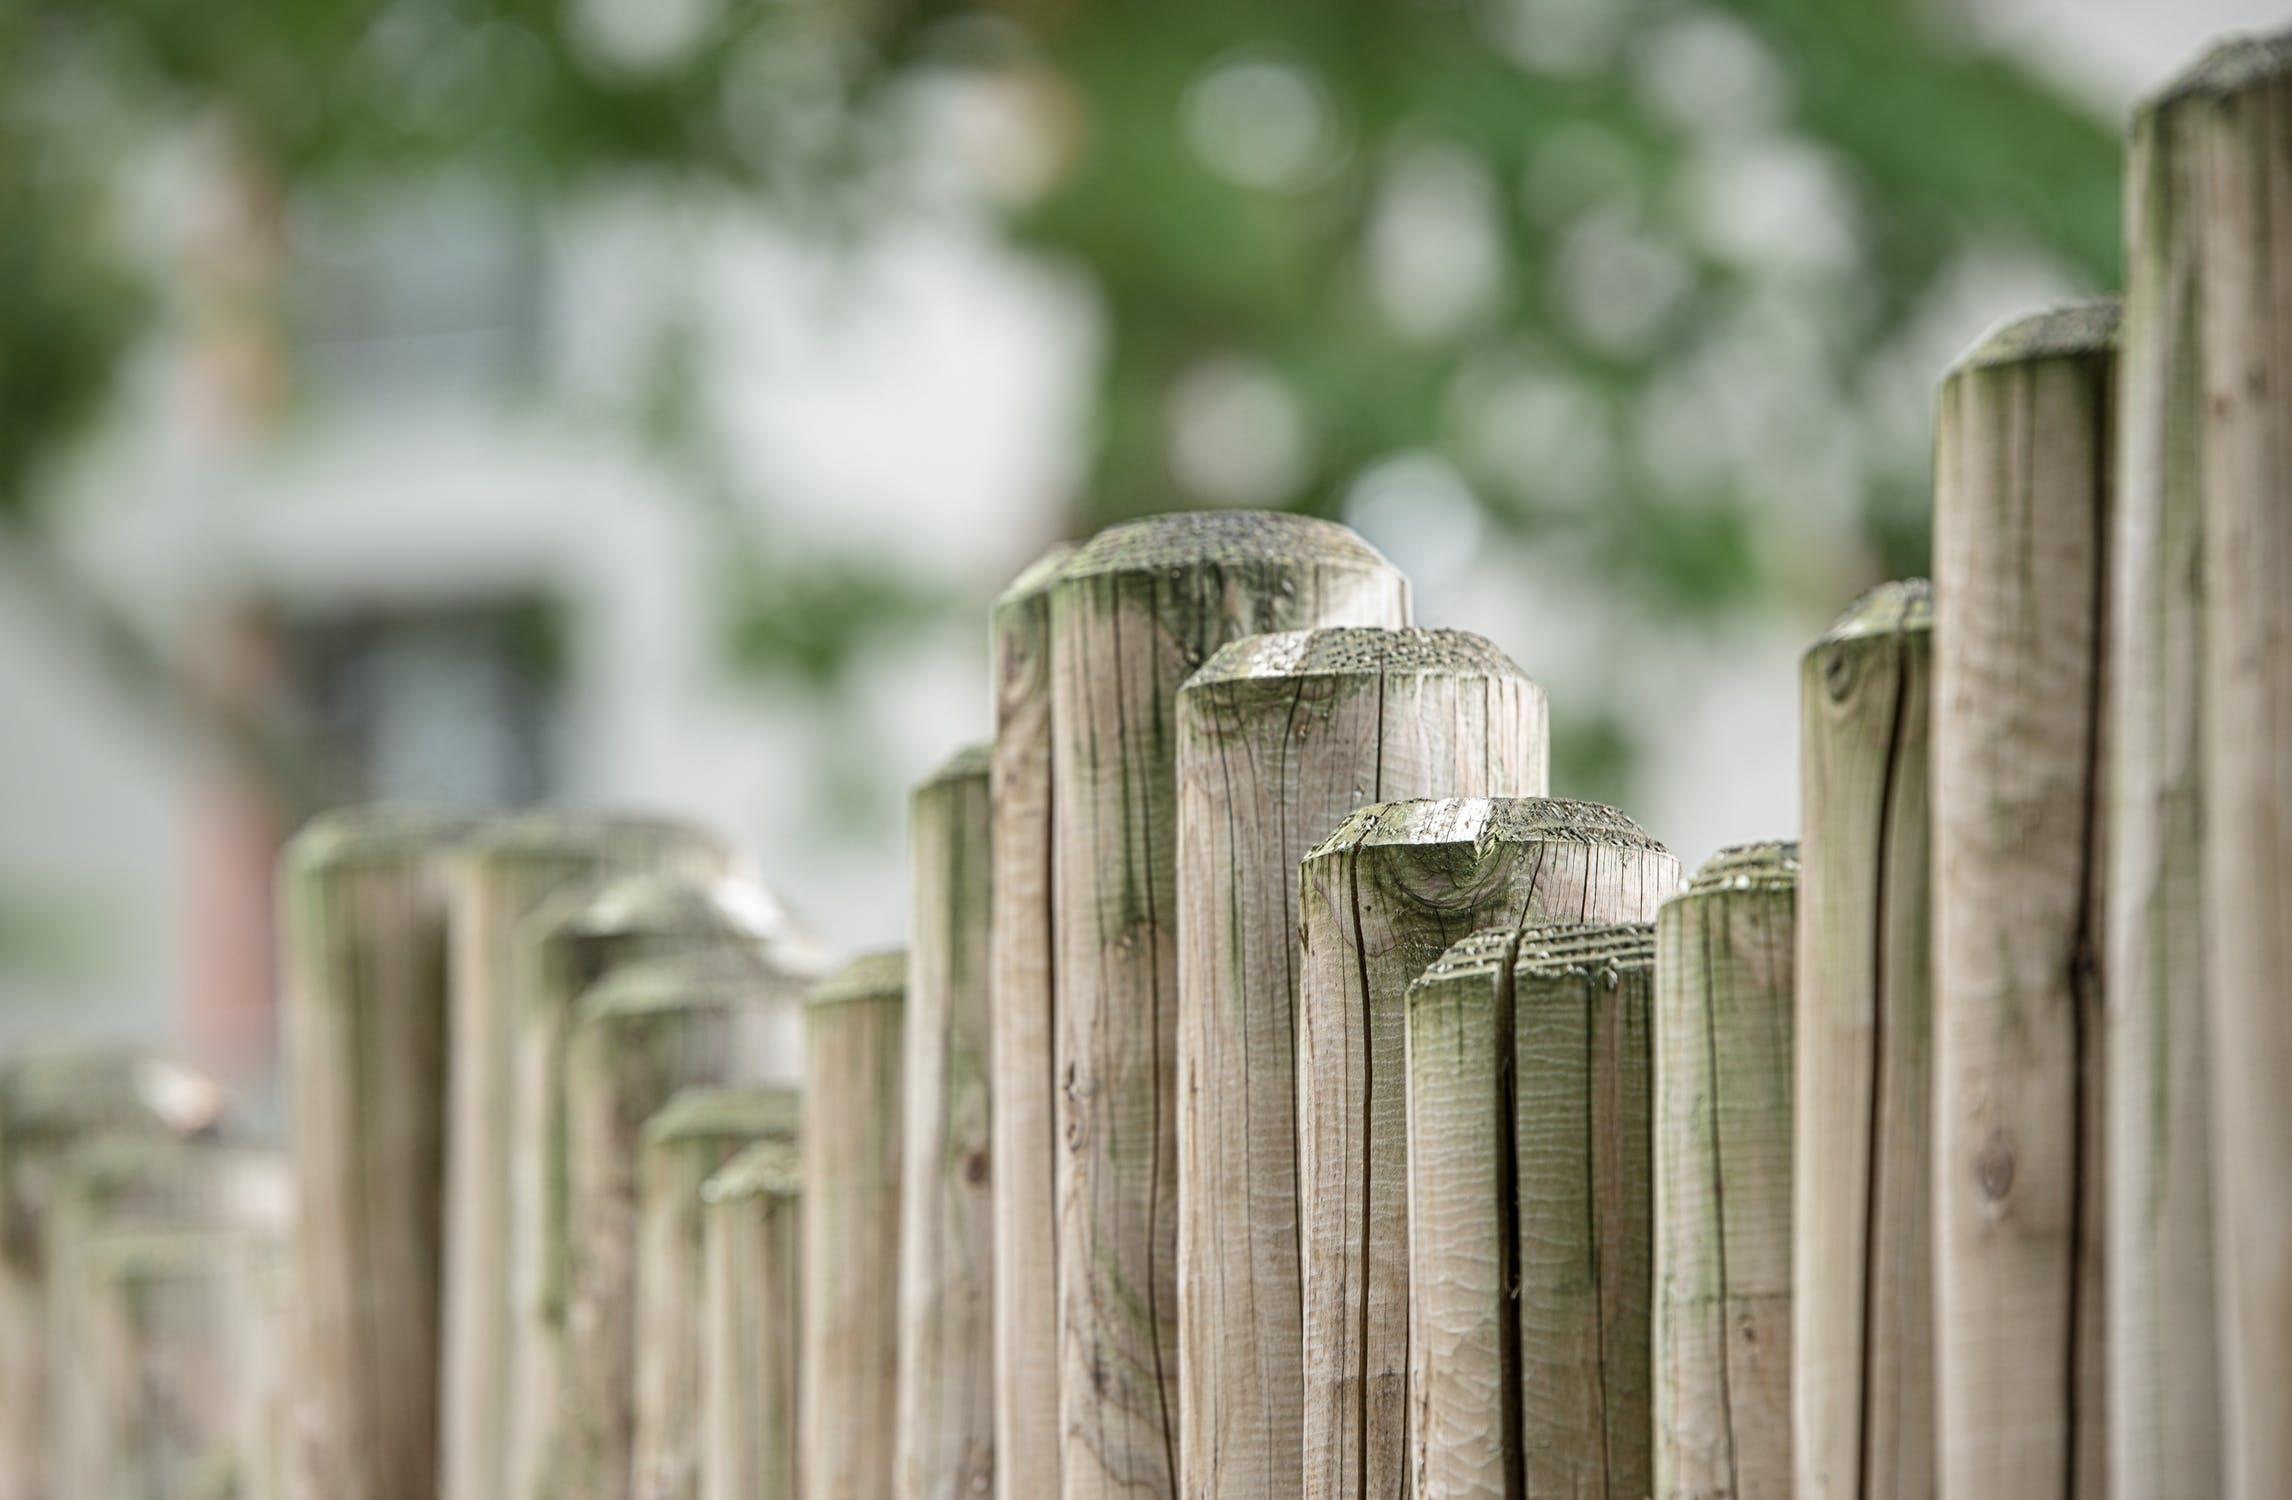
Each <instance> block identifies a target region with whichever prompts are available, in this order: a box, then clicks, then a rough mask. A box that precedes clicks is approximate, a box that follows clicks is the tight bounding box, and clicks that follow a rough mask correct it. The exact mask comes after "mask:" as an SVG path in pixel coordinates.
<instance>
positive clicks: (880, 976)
mask: <svg viewBox="0 0 2292 1500" xmlns="http://www.w3.org/2000/svg"><path fill="white" fill-rule="evenodd" d="M906 996H907V955H906V954H905V953H902V952H888V953H871V954H868V955H866V956H864V957H861V958H857V959H854V960H853V961H852V962H851V963H850V964H847V965H846V966H845V967H844V968H843V969H842V970H840V971H838V972H837V973H836V974H834V975H831V976H830V977H829V978H828V979H826V980H825V981H823V982H822V983H821V984H820V985H819V986H818V987H817V988H815V989H814V990H813V991H812V999H811V1006H810V1009H809V1010H808V1011H807V1013H806V1017H805V1019H806V1021H807V1023H808V1028H807V1031H806V1033H805V1035H806V1052H807V1061H806V1067H807V1076H806V1077H805V1080H804V1118H803V1125H802V1128H801V1140H802V1144H803V1150H804V1163H803V1165H804V1202H803V1220H804V1248H803V1256H804V1342H803V1349H802V1352H801V1353H800V1354H799V1355H798V1358H799V1360H800V1361H801V1362H802V1366H803V1371H804V1384H803V1390H802V1394H801V1411H800V1416H799V1426H798V1429H797V1439H796V1443H797V1451H798V1453H799V1454H800V1455H801V1462H802V1465H803V1475H804V1493H805V1495H806V1496H807V1497H808V1500H859V1497H877V1500H880V1497H884V1496H889V1495H890V1494H892V1493H893V1475H894V1470H895V1468H896V1465H895V1464H894V1463H893V1461H892V1460H893V1449H894V1441H893V1434H894V1433H895V1432H896V1431H897V1423H898V1421H899V1402H898V1383H899V1296H898V1287H899V1208H900V1203H899V1192H900V1161H899V1146H900V1063H901V1057H902V1050H903V1047H904V1042H903V1039H902V1032H903V1029H904V1027H903V1023H904V1019H905V1012H906Z"/></svg>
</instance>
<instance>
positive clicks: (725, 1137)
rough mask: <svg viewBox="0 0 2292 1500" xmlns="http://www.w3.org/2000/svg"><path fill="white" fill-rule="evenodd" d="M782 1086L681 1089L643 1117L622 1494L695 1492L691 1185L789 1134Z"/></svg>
mask: <svg viewBox="0 0 2292 1500" xmlns="http://www.w3.org/2000/svg"><path fill="white" fill-rule="evenodd" d="M797 1113H798V1100H797V1096H796V1095H795V1094H794V1093H792V1092H790V1091H789V1090H786V1089H773V1088H700V1089H686V1090H684V1091H683V1092H682V1093H679V1094H678V1095H677V1096H676V1097H675V1098H673V1099H671V1100H670V1101H669V1102H668V1103H667V1104H666V1105H664V1106H663V1107H662V1108H661V1110H660V1112H659V1113H658V1114H656V1115H654V1116H653V1117H652V1119H651V1120H650V1121H648V1122H647V1123H646V1125H645V1140H644V1154H643V1156H642V1158H641V1159H640V1162H639V1165H638V1169H637V1328H638V1338H637V1366H636V1405H637V1430H636V1444H635V1448H634V1453H635V1461H634V1463H633V1465H632V1466H631V1473H632V1475H633V1476H634V1477H633V1479H632V1481H631V1484H630V1488H629V1493H630V1494H631V1495H633V1496H641V1497H643V1500H700V1469H701V1440H702V1432H703V1425H702V1420H701V1415H702V1408H701V1389H700V1387H701V1362H702V1349H703V1347H704V1346H705V1343H706V1339H707V1334H706V1329H705V1327H704V1325H703V1323H702V1312H703V1308H702V1283H703V1280H704V1276H703V1270H702V1235H701V1211H702V1200H701V1189H702V1187H703V1186H704V1185H705V1184H706V1183H707V1182H708V1180H709V1178H710V1177H711V1176H712V1175H714V1174H715V1172H716V1171H717V1169H718V1168H720V1167H722V1166H723V1165H724V1164H725V1163H726V1162H728V1161H730V1160H731V1159H732V1158H733V1157H734V1156H736V1155H738V1154H739V1153H740V1151H741V1150H742V1149H743V1148H745V1147H748V1146H751V1145H754V1144H756V1143H757V1142H759V1141H764V1140H779V1141H793V1140H794V1139H795V1136H796V1117H797Z"/></svg>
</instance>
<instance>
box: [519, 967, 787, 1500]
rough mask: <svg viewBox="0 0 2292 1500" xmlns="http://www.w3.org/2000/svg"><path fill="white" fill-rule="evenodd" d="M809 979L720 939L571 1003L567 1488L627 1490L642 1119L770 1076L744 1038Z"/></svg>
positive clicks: (601, 1496) (584, 1497)
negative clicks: (574, 1015) (723, 1087)
mask: <svg viewBox="0 0 2292 1500" xmlns="http://www.w3.org/2000/svg"><path fill="white" fill-rule="evenodd" d="M807 978H808V976H805V975H801V974H791V973H789V972H788V971H787V970H786V969H785V968H783V967H782V966H781V965H780V964H779V963H778V962H777V961H776V960H775V958H774V957H773V954H772V951H771V950H770V949H769V948H756V947H747V946H724V947H716V948H707V949H700V950H696V951H694V952H691V953H686V954H680V955H677V956H674V957H667V958H655V959H639V960H635V961H632V962H630V963H626V964H623V965H621V966H620V967H619V968H617V969H615V970H613V971H612V972H611V973H609V974H607V975H606V976H605V978H604V979H603V980H601V981H599V983H598V985H597V986H596V988H594V989H592V990H591V991H590V992H589V993H588V994H587V995H586V996H584V997H583V999H582V1001H581V1003H580V1011H579V1018H578V1019H577V1021H576V1022H575V1024H574V1028H573V1035H572V1039H571V1041H570V1042H569V1043H568V1045H567V1049H566V1055H565V1144H566V1162H567V1171H568V1174H569V1175H568V1179H567V1184H566V1247H565V1253H566V1267H567V1275H568V1278H569V1288H570V1293H571V1302H570V1305H569V1306H568V1308H567V1311H566V1343H565V1364H564V1381H565V1390H564V1395H563V1398H562V1401H563V1404H562V1407H561V1410H562V1411H563V1413H564V1418H565V1430H566V1434H567V1436H566V1448H567V1455H566V1465H565V1468H566V1471H567V1472H566V1474H565V1481H564V1482H565V1488H564V1490H563V1493H565V1494H567V1495H571V1496H575V1497H580V1500H626V1497H627V1494H628V1491H629V1485H630V1476H631V1472H632V1471H631V1465H632V1462H633V1459H632V1453H633V1449H634V1444H635V1442H636V1420H637V1414H636V1405H635V1393H636V1370H637V1316H638V1315H637V1295H638V1293H637V1240H638V1222H639V1209H640V1204H639V1198H638V1182H637V1169H638V1159H639V1152H640V1150H641V1144H642V1140H643V1131H644V1127H645V1122H646V1121H647V1120H649V1119H650V1118H651V1117H652V1116H653V1114H654V1113H655V1112H656V1111H657V1110H659V1109H660V1108H661V1107H662V1106H663V1105H665V1104H667V1103H668V1101H669V1100H670V1099H671V1098H673V1097H674V1096H675V1095H676V1094H677V1092H678V1091H680V1090H682V1089H686V1088H692V1087H698V1086H703V1085H710V1084H723V1083H730V1082H735V1081H746V1080H749V1079H754V1078H757V1077H760V1076H767V1075H768V1072H769V1070H768V1069H767V1068H765V1067H764V1066H762V1065H761V1064H760V1062H759V1060H758V1059H757V1057H756V1056H755V1054H754V1052H753V1050H752V1044H751V1042H750V1040H749V1039H750V1038H752V1037H753V1036H754V1035H755V1034H756V1032H757V1030H758V1024H757V1023H758V1019H759V1015H760V1013H762V1012H767V1011H769V1010H771V1009H772V1008H774V1007H776V1006H787V1005H792V1004H795V1003H797V1001H796V997H797V996H798V995H800V994H801V993H802V989H803V986H804V984H805V983H806V979H807Z"/></svg>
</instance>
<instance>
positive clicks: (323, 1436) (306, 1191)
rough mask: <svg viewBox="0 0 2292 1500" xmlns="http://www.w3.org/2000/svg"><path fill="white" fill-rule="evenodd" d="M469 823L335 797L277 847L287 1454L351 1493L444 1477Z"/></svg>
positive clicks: (365, 1498)
mask: <svg viewBox="0 0 2292 1500" xmlns="http://www.w3.org/2000/svg"><path fill="white" fill-rule="evenodd" d="M467 826H468V825H467V824H466V823H464V822H462V821H460V820H454V819H447V818H443V817H437V816H431V815H424V814H413V813H404V812H397V811H392V810H389V809H382V808H373V809H353V810H345V811H341V812H333V813H327V814H324V815H322V816H320V817H318V818H316V819H313V820H312V821H311V822H310V823H308V824H306V825H305V826H304V827H303V829H302V831H301V832H300V833H298V834H297V835H295V837H294V839H293V840H292V841H290V842H289V843H288V845H287V847H286V850H285V852H284V854H283V855H282V857H281V859H280V872H281V873H280V879H279V904H280V907H281V909H282V915H283V920H282V921H281V923H280V931H281V938H282V944H283V949H284V951H283V953H282V955H281V958H280V964H279V969H280V980H281V983H280V998H279V1005H280V1027H281V1030H282V1032H283V1034H284V1041H285V1045H284V1048H283V1049H282V1050H283V1055H284V1059H285V1079H284V1085H285V1091H286V1095H287V1100H288V1109H289V1111H290V1117H291V1118H292V1119H293V1121H294V1130H293V1134H292V1137H291V1139H290V1143H289V1145H290V1150H291V1153H292V1161H293V1167H294V1179H295V1195H296V1199H297V1205H298V1206H297V1214H296V1222H295V1231H294V1241H293V1243H294V1261H295V1283H296V1287H297V1294H298V1295H297V1299H296V1302H295V1305H294V1308H293V1309H292V1316H293V1319H294V1322H295V1323H296V1325H297V1326H296V1327H295V1329H294V1331H293V1333H292V1335H291V1349H292V1358H293V1360H294V1362H295V1375H294V1382H295V1386H296V1392H295V1404H296V1408H297V1411H298V1413H299V1416H298V1420H297V1424H296V1426H297V1433H296V1436H295V1444H294V1448H295V1451H294V1454H293V1462H294V1464H295V1466H296V1469H297V1471H298V1472H299V1473H300V1474H302V1475H303V1476H304V1482H305V1483H306V1485H309V1486H311V1487H312V1488H313V1490H314V1492H315V1491H316V1490H317V1489H319V1488H323V1489H324V1491H325V1493H327V1494H329V1495H334V1496H338V1497H340V1500H433V1497H434V1496H435V1495H436V1494H437V1488H438V1331H439V1323H440V1317H441V1311H442V1305H441V1292H440V1280H439V1258H440V1256H441V1254H442V1253H443V1247H444V1223H445V1182H446V1156H445V1153H446V1076H447V1075H446V968H447V962H446V893H445V859H446V851H447V850H448V849H449V848H450V847H451V845H452V844H453V842H454V841H455V840H456V839H458V838H459V837H460V836H461V835H462V834H463V833H464V832H465V831H466V830H467ZM322 1480H323V1483H321V1481H322Z"/></svg>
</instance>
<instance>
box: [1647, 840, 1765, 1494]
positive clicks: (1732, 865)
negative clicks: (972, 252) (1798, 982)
mask: <svg viewBox="0 0 2292 1500" xmlns="http://www.w3.org/2000/svg"><path fill="white" fill-rule="evenodd" d="M1798 876H1799V850H1798V845H1796V844H1793V843H1769V844H1748V845H1744V846H1742V847H1739V848H1734V849H1723V850H1721V851H1720V852H1719V853H1717V854H1714V855H1713V856H1711V858H1710V859H1708V860H1705V861H1704V863H1703V866H1702V868H1700V869H1698V870H1697V871H1696V872H1695V877H1694V879H1692V880H1691V881H1689V882H1688V885H1687V889H1686V890H1685V891H1683V892H1681V893H1680V894H1679V895H1677V896H1674V897H1672V898H1671V899H1670V900H1669V901H1666V902H1665V903H1664V904H1663V909H1662V911H1660V912H1659V913H1657V915H1656V920H1655V1058H1654V1067H1655V1124H1654V1143H1655V1309H1654V1322H1653V1335H1654V1341H1655V1352H1654V1371H1655V1459H1654V1462H1655V1494H1656V1496H1657V1497H1658V1500H1693V1497H1701V1496H1708V1495H1725V1496H1729V1497H1733V1500H1790V1496H1791V1494H1792V1488H1791V1483H1792V1482H1791V1015H1792V1008H1793V1006H1794V1004H1795V1003H1796V986H1795V982H1794V975H1793V968H1792V965H1793V958H1794V945H1795V943H1796V936H1797V933H1796V926H1797V923H1796V919H1797V906H1798Z"/></svg>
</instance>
